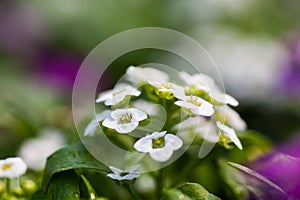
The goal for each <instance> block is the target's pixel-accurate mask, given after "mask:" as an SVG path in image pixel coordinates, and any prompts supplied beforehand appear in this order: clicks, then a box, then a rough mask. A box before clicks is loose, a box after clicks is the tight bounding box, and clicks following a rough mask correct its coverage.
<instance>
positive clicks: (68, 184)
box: [50, 170, 80, 200]
mask: <svg viewBox="0 0 300 200" xmlns="http://www.w3.org/2000/svg"><path fill="white" fill-rule="evenodd" d="M79 180H80V179H79V177H78V176H77V174H76V173H75V171H74V170H69V171H65V172H61V173H56V174H55V175H54V176H53V178H52V181H51V184H50V191H51V194H52V200H62V199H63V200H79V199H80V191H79Z"/></svg>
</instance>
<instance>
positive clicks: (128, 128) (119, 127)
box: [115, 121, 139, 133]
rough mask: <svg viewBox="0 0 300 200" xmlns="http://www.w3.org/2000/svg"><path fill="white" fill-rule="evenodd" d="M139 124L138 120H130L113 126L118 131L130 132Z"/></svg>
mask: <svg viewBox="0 0 300 200" xmlns="http://www.w3.org/2000/svg"><path fill="white" fill-rule="evenodd" d="M138 125H139V122H137V121H131V122H130V123H126V124H118V123H117V124H116V126H115V130H116V131H117V132H118V133H130V132H132V131H133V130H134V129H136V127H137V126H138Z"/></svg>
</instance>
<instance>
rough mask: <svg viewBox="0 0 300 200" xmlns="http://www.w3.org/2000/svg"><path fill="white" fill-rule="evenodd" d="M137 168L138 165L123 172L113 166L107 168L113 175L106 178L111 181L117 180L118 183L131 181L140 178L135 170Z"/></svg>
mask: <svg viewBox="0 0 300 200" xmlns="http://www.w3.org/2000/svg"><path fill="white" fill-rule="evenodd" d="M138 167H139V165H134V166H132V167H131V168H130V169H129V170H128V171H123V170H121V169H118V168H116V167H113V166H109V169H110V170H111V171H112V172H113V173H109V174H107V176H108V177H109V178H111V179H114V180H118V181H124V180H133V179H135V178H137V177H139V176H140V174H141V173H140V172H136V169H137V168H138Z"/></svg>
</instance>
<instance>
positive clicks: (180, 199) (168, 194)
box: [161, 189, 192, 200]
mask: <svg viewBox="0 0 300 200" xmlns="http://www.w3.org/2000/svg"><path fill="white" fill-rule="evenodd" d="M161 200H192V199H191V198H190V197H188V196H187V195H185V194H183V193H182V192H180V191H179V190H176V189H171V190H166V191H165V195H164V196H163V198H162V199H161Z"/></svg>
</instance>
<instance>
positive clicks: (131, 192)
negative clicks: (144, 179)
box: [125, 184, 141, 200]
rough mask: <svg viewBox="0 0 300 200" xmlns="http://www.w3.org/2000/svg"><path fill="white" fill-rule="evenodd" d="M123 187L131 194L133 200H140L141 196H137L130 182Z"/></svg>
mask: <svg viewBox="0 0 300 200" xmlns="http://www.w3.org/2000/svg"><path fill="white" fill-rule="evenodd" d="M125 188H126V189H127V191H128V192H129V193H130V194H131V197H132V199H133V200H141V198H140V197H139V195H138V194H137V193H136V192H135V191H134V189H133V188H132V184H129V185H126V186H125Z"/></svg>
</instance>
